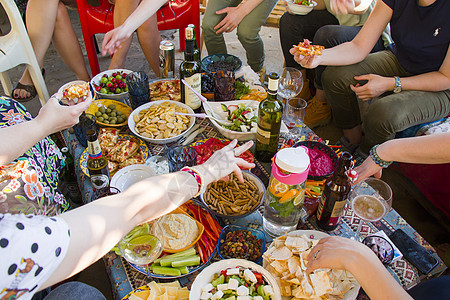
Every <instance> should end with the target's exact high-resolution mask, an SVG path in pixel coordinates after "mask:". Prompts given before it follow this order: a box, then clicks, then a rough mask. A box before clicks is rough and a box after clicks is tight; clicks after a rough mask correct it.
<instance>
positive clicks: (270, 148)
mask: <svg viewBox="0 0 450 300" xmlns="http://www.w3.org/2000/svg"><path fill="white" fill-rule="evenodd" d="M279 78H280V77H279V76H278V74H277V73H275V72H272V73H270V74H269V90H268V93H267V98H266V99H264V100H263V101H261V103H260V104H259V111H258V129H257V131H256V150H255V151H256V152H255V154H256V155H255V156H256V158H257V159H258V160H259V161H261V162H270V161H271V159H272V157H273V156H274V155H275V153H277V150H278V138H279V136H280V127H281V119H282V116H283V104H282V103H281V101H280V100H278V99H277V90H278V79H279Z"/></svg>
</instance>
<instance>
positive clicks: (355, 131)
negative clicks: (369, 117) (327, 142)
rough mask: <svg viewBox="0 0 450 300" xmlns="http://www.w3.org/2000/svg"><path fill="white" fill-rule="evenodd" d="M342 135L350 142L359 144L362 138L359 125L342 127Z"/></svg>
mask: <svg viewBox="0 0 450 300" xmlns="http://www.w3.org/2000/svg"><path fill="white" fill-rule="evenodd" d="M342 131H343V132H344V136H345V137H346V138H347V139H348V140H349V141H350V143H352V144H355V145H359V144H361V140H362V127H361V125H358V126H355V127H353V128H352V129H343V130H342Z"/></svg>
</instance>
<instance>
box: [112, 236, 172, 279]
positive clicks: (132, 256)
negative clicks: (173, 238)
mask: <svg viewBox="0 0 450 300" xmlns="http://www.w3.org/2000/svg"><path fill="white" fill-rule="evenodd" d="M118 248H119V251H120V254H122V257H123V258H125V260H126V261H128V262H130V263H132V264H135V265H139V266H145V267H146V270H147V275H149V274H150V272H149V269H148V265H149V264H150V263H152V262H153V261H154V260H155V259H157V258H158V257H159V256H160V255H161V253H162V251H163V248H164V245H163V243H162V242H161V240H160V239H158V238H157V237H155V236H154V235H152V234H150V231H149V230H146V231H144V232H142V234H140V235H138V236H134V237H133V238H132V239H131V240H129V241H126V240H124V239H123V238H122V240H121V241H120V242H119V244H118Z"/></svg>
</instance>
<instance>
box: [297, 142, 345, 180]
mask: <svg viewBox="0 0 450 300" xmlns="http://www.w3.org/2000/svg"><path fill="white" fill-rule="evenodd" d="M299 146H305V147H306V148H308V156H309V159H310V161H311V167H310V169H309V173H308V179H310V180H323V179H325V178H327V177H328V176H330V175H331V174H333V172H334V170H336V168H337V166H338V163H339V157H338V155H337V154H336V152H334V150H333V149H332V148H330V147H328V146H327V145H325V144H323V143H320V142H315V141H303V142H299V143H297V144H295V145H294V147H299Z"/></svg>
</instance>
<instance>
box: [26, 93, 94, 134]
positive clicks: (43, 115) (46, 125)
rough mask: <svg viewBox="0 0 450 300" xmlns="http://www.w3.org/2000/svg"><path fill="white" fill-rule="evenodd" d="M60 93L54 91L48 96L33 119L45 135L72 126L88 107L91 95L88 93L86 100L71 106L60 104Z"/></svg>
mask: <svg viewBox="0 0 450 300" xmlns="http://www.w3.org/2000/svg"><path fill="white" fill-rule="evenodd" d="M61 98H62V95H61V94H59V93H56V94H54V95H52V96H51V97H50V99H49V100H48V101H47V103H46V104H45V105H44V106H43V107H42V108H41V110H40V111H39V114H38V115H37V117H36V118H35V119H34V120H35V121H36V122H37V123H38V124H39V126H42V128H43V129H44V130H45V132H46V135H49V134H52V133H54V132H57V131H61V130H63V129H66V128H69V127H72V126H73V125H75V124H77V123H78V121H79V117H80V115H81V114H82V113H83V112H84V111H85V110H86V109H88V107H89V106H90V105H91V102H92V95H91V93H88V96H87V98H86V100H84V101H82V102H80V103H78V104H76V105H71V106H66V105H61V104H59V101H60V100H61Z"/></svg>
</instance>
